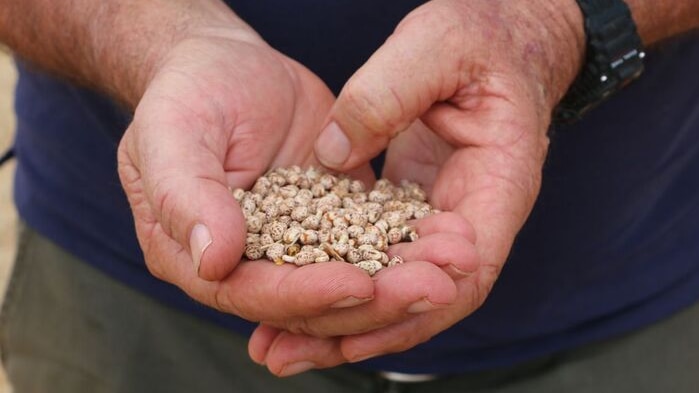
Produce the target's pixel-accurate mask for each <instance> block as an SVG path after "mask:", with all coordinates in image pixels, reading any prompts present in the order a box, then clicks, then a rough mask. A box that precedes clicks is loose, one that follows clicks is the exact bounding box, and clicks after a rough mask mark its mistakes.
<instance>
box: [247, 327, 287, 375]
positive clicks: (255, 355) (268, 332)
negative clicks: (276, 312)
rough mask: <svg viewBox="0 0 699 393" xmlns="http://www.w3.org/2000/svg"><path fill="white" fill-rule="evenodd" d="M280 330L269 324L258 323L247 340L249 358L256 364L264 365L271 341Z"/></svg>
mask: <svg viewBox="0 0 699 393" xmlns="http://www.w3.org/2000/svg"><path fill="white" fill-rule="evenodd" d="M281 332H282V331H281V330H279V329H277V328H274V327H271V326H269V325H265V324H263V323H261V324H259V325H258V326H257V327H256V328H255V330H254V331H253V332H252V335H250V340H249V341H248V355H250V359H252V360H253V361H254V362H255V363H257V364H260V365H264V364H265V358H266V357H267V353H268V352H269V349H270V348H271V347H272V343H273V342H274V340H275V339H276V338H277V336H279V334H280V333H281Z"/></svg>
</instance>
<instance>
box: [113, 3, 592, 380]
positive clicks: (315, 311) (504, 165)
mask: <svg viewBox="0 0 699 393" xmlns="http://www.w3.org/2000/svg"><path fill="white" fill-rule="evenodd" d="M571 3H572V2H571ZM572 5H573V6H574V3H572ZM571 12H572V13H565V12H561V9H553V5H551V4H549V2H546V1H537V2H524V1H522V2H517V3H511V4H510V3H509V2H508V3H507V4H500V3H499V2H491V1H487V0H479V1H470V2H463V1H457V0H433V1H431V2H428V3H426V4H425V5H423V6H422V7H420V8H418V9H416V10H415V11H413V12H412V13H411V14H409V15H408V16H407V17H406V18H405V19H404V20H403V21H402V22H401V24H400V25H399V26H398V27H397V29H396V31H395V33H394V34H393V35H392V36H391V37H390V38H389V39H388V41H387V42H386V43H385V44H384V45H383V46H382V47H381V48H380V49H379V50H378V51H377V52H376V53H375V54H374V55H373V56H372V57H371V58H370V59H369V60H368V62H367V63H366V64H365V65H364V66H363V67H362V68H361V69H360V70H358V71H357V73H356V74H355V75H354V76H353V77H352V78H351V79H350V80H349V81H348V83H347V84H346V86H345V88H344V89H343V91H342V92H341V94H340V95H339V97H338V98H337V100H336V99H335V97H334V96H333V95H332V93H331V92H330V91H329V90H328V88H327V87H326V86H325V85H324V83H323V82H322V81H321V80H320V79H319V78H318V77H316V76H315V75H313V74H312V73H311V72H310V71H309V70H307V69H306V68H304V67H303V66H302V65H300V64H298V63H297V62H295V61H293V60H291V59H289V58H287V57H285V56H284V55H282V54H281V53H279V52H277V51H275V50H274V49H272V48H270V47H269V46H268V45H267V44H266V43H265V42H264V41H263V40H262V39H261V38H259V37H258V36H257V35H256V34H255V33H254V32H252V31H245V30H242V31H241V30H240V29H237V30H232V29H231V30H228V29H225V28H215V29H214V28H202V29H194V30H192V34H189V35H188V36H187V37H186V38H184V39H182V40H180V41H179V42H178V43H177V44H176V45H174V46H173V47H172V48H171V49H170V50H169V51H168V52H167V53H166V54H165V55H164V57H163V59H162V61H160V62H159V66H158V67H157V69H156V70H155V72H154V73H153V77H152V78H151V79H150V82H149V84H148V88H147V89H146V91H145V94H144V95H143V97H142V98H141V100H140V103H139V104H138V106H137V108H136V111H135V116H134V120H133V123H132V124H131V126H130V127H129V129H128V130H127V131H126V133H125V135H124V137H123V140H122V142H121V144H120V147H119V157H118V159H119V173H120V177H121V180H122V184H123V186H124V189H125V191H126V193H127V196H128V198H129V202H130V204H131V207H132V210H133V214H134V218H135V223H136V231H137V234H138V238H139V242H140V245H141V247H142V249H143V252H144V255H145V259H146V262H147V265H148V268H149V269H150V271H151V272H152V273H153V274H154V275H155V276H157V277H159V278H161V279H163V280H166V281H168V282H171V283H173V284H175V285H177V286H178V287H180V288H181V289H182V290H184V291H185V292H186V293H187V294H188V295H190V296H191V297H193V298H194V299H196V300H198V301H200V302H202V303H204V304H206V305H209V306H211V307H215V308H217V309H219V310H221V311H223V312H228V313H233V314H235V315H238V316H240V317H243V318H245V319H248V320H252V321H259V322H261V324H260V325H259V327H258V328H257V330H256V331H255V333H254V334H253V336H252V337H251V339H250V343H249V352H250V355H251V357H252V358H253V359H254V360H255V361H257V362H259V363H261V364H266V366H267V367H268V368H269V369H270V371H272V372H273V373H275V374H277V375H292V374H295V373H298V372H302V371H305V370H307V369H309V368H314V367H317V368H322V367H330V366H334V365H338V364H341V363H344V362H355V361H359V360H362V359H366V358H369V357H373V356H378V355H380V354H384V353H390V352H397V351H402V350H406V349H409V348H411V347H413V346H415V345H417V344H419V343H421V342H423V341H425V340H427V339H429V338H430V337H432V336H434V335H435V334H437V333H439V332H441V331H443V330H444V329H446V328H448V327H449V326H451V325H453V324H454V323H456V322H458V321H459V320H461V319H463V318H464V317H466V316H467V315H468V314H469V313H471V312H472V311H474V310H475V309H476V308H477V307H479V306H480V305H481V304H482V302H483V301H484V300H485V298H486V296H487V294H488V293H489V291H490V289H491V287H492V285H493V284H494V282H495V280H496V278H497V276H498V273H499V271H500V270H501V268H502V266H503V263H504V261H505V259H506V257H507V255H508V252H509V250H510V247H511V245H512V242H513V240H514V237H515V235H516V233H517V232H518V230H519V229H520V228H521V226H522V225H523V223H524V221H525V219H526V217H527V215H528V214H529V212H530V210H531V208H532V206H533V203H534V201H535V199H536V196H537V193H538V189H539V185H540V173H541V167H542V165H543V161H544V158H545V154H546V150H547V142H548V139H547V137H546V130H547V127H548V123H549V121H550V112H551V108H552V107H553V106H554V105H555V103H556V102H557V100H558V99H559V98H560V97H561V95H562V94H563V93H564V91H565V89H566V87H567V85H568V83H570V81H571V80H572V78H573V76H574V75H575V71H576V68H577V64H578V62H579V61H580V56H581V54H580V48H579V47H581V46H582V45H581V43H580V42H579V37H577V36H576V35H575V34H576V33H578V31H577V30H579V31H580V32H581V31H582V28H581V27H579V26H577V25H575V23H579V21H578V22H576V17H577V18H579V16H576V15H575V14H574V12H579V11H577V10H576V9H575V8H572V11H571ZM565 15H570V18H567V17H566V16H565ZM542 17H543V18H545V19H542ZM542 20H545V21H546V23H542ZM571 23H572V24H573V25H574V26H573V27H571ZM578 27H579V29H578ZM569 37H572V38H573V40H572V42H573V43H574V44H571V43H570V42H571V41H568V40H567V39H568V38H569ZM557 39H564V41H563V43H561V42H558V43H557V42H556V40H557ZM576 50H577V52H576ZM571 53H572V54H573V56H570V55H571ZM562 54H565V55H567V56H561V55H562ZM562 58H566V59H568V60H566V61H560V59H562ZM552 69H555V70H557V71H558V72H559V73H558V74H555V75H552ZM321 129H323V132H322V133H321ZM386 147H388V151H387V157H386V165H385V169H384V176H385V177H387V178H389V179H392V180H399V179H404V178H406V179H410V180H413V181H417V182H419V183H421V184H422V185H424V186H425V187H426V188H427V190H428V193H429V196H430V201H431V203H432V204H433V205H434V206H435V207H437V208H439V209H441V210H443V211H444V213H440V214H438V215H435V216H431V217H428V218H425V219H422V220H420V221H419V222H417V223H416V225H417V228H418V232H419V234H420V236H421V237H420V239H419V240H418V241H417V242H414V243H404V244H398V245H395V246H393V247H392V248H391V252H392V253H395V254H399V255H401V256H403V257H404V258H405V259H406V260H407V261H409V263H406V264H404V265H402V266H400V267H397V268H392V269H387V270H385V271H382V272H380V273H379V274H378V275H377V276H376V277H375V278H374V279H372V278H370V277H369V276H367V275H366V274H365V273H364V272H362V271H361V270H359V269H356V268H355V267H353V266H350V265H349V264H345V263H340V262H337V263H334V262H331V263H324V264H312V265H309V266H305V267H303V268H297V267H295V266H291V265H284V266H276V265H274V264H271V263H268V262H266V261H252V262H244V263H238V262H237V261H239V260H240V257H241V255H242V253H243V248H244V241H245V221H244V218H243V215H242V212H241V210H240V207H239V206H238V205H237V203H236V202H235V200H234V199H233V198H232V197H231V195H230V191H229V187H242V188H248V187H250V186H251V185H252V183H253V182H254V180H255V179H256V178H257V177H258V176H260V175H261V174H263V173H264V172H266V170H267V169H268V168H271V167H277V166H288V165H292V164H299V165H302V166H304V165H318V164H324V165H326V166H329V167H331V168H333V169H337V170H342V171H350V173H351V174H352V175H353V176H355V177H359V178H362V179H364V180H371V176H372V175H371V171H370V169H369V167H368V166H367V164H366V163H367V162H368V160H369V159H370V158H371V157H373V156H374V155H376V154H377V153H379V152H380V151H381V150H383V149H384V148H386Z"/></svg>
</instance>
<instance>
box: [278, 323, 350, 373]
mask: <svg viewBox="0 0 699 393" xmlns="http://www.w3.org/2000/svg"><path fill="white" fill-rule="evenodd" d="M346 362H347V359H345V358H344V357H343V356H342V352H340V339H339V338H317V337H311V336H307V335H304V334H293V333H289V332H286V331H282V332H281V333H279V335H278V336H277V337H276V338H275V340H274V342H273V343H272V345H271V346H270V348H269V351H268V353H267V356H266V358H265V364H266V365H267V368H268V369H269V371H270V372H271V373H272V374H274V375H277V376H280V377H288V376H291V375H295V374H299V373H302V372H304V371H308V370H310V369H317V368H327V367H334V366H337V365H340V364H343V363H346Z"/></svg>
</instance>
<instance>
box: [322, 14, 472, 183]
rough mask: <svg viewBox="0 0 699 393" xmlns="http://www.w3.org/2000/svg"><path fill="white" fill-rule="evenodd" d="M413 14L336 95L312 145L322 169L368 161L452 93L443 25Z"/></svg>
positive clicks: (453, 78) (452, 68) (453, 69)
mask: <svg viewBox="0 0 699 393" xmlns="http://www.w3.org/2000/svg"><path fill="white" fill-rule="evenodd" d="M413 14H415V12H413ZM413 14H411V15H409V16H408V17H406V19H404V20H403V22H401V24H400V25H399V26H398V27H397V28H396V31H395V32H394V33H393V35H392V36H391V37H389V39H388V40H387V41H386V42H385V43H384V45H383V46H382V47H381V48H379V49H378V50H377V51H376V52H375V53H374V55H373V56H371V58H370V59H369V60H368V61H367V62H366V63H365V64H364V65H363V66H362V67H361V68H360V69H359V70H358V71H357V72H356V73H355V74H354V75H353V76H352V77H351V78H350V79H349V81H348V82H347V83H346V84H345V86H344V87H343V89H342V91H341V92H340V95H339V96H338V98H337V101H336V102H335V104H334V106H333V107H332V109H331V111H330V114H329V117H328V120H327V121H326V126H325V128H324V129H323V131H322V132H321V134H320V136H319V137H318V139H317V140H316V143H315V146H314V147H315V154H316V157H317V158H318V160H319V161H320V162H321V163H322V164H323V165H325V166H327V167H329V168H332V169H335V170H347V169H351V168H355V167H357V166H359V165H361V164H362V163H365V162H367V161H368V160H370V159H371V158H372V157H374V156H376V155H377V154H379V153H380V152H381V151H382V150H383V149H384V148H385V147H386V146H387V145H388V143H389V141H390V139H391V138H393V137H394V136H395V135H396V134H398V133H399V132H401V131H403V130H405V129H406V128H407V127H408V126H409V125H410V124H411V123H412V122H413V121H414V120H415V119H417V118H419V117H420V116H421V115H422V114H423V113H425V112H426V111H427V110H429V108H430V107H431V106H432V104H434V103H435V102H437V101H441V100H445V99H447V98H449V97H451V96H452V95H453V94H454V92H455V91H456V89H457V87H458V86H457V84H458V75H459V72H458V62H457V61H451V60H452V59H453V58H454V56H455V53H456V51H454V50H450V49H449V45H445V44H444V42H445V41H446V40H444V39H443V38H442V37H440V35H441V34H442V30H443V28H441V26H443V24H437V28H431V27H432V26H431V24H430V23H426V21H427V22H429V19H426V18H424V17H423V16H422V15H421V13H417V14H415V15H413ZM432 20H435V21H436V18H432ZM452 41H453V40H452ZM434 43H440V45H434Z"/></svg>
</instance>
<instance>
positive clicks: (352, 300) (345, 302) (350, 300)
mask: <svg viewBox="0 0 699 393" xmlns="http://www.w3.org/2000/svg"><path fill="white" fill-rule="evenodd" d="M371 299H373V297H354V296H348V297H346V298H344V299H342V300H340V301H338V302H336V303H334V304H333V305H332V306H330V308H348V307H354V306H358V305H360V304H364V303H366V302H368V301H369V300H371Z"/></svg>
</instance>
